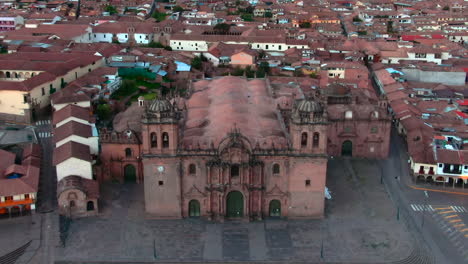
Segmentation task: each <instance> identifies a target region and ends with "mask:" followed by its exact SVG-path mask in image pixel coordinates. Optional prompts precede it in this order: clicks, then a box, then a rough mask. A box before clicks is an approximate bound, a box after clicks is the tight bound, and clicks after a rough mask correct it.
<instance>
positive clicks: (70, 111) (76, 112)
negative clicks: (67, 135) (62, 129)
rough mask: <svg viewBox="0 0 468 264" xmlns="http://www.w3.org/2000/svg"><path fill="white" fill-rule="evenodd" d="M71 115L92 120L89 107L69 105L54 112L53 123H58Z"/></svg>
mask: <svg viewBox="0 0 468 264" xmlns="http://www.w3.org/2000/svg"><path fill="white" fill-rule="evenodd" d="M69 117H76V118H78V119H82V120H85V121H88V122H89V121H90V116H89V109H88V108H83V107H80V106H77V105H72V104H70V105H67V106H65V107H64V108H62V109H60V110H58V111H56V112H54V114H53V118H52V124H53V125H56V124H57V123H60V122H61V121H63V120H65V119H67V118H69Z"/></svg>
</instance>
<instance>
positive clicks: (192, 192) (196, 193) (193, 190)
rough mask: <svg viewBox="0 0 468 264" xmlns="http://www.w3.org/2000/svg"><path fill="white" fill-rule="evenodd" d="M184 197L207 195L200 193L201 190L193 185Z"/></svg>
mask: <svg viewBox="0 0 468 264" xmlns="http://www.w3.org/2000/svg"><path fill="white" fill-rule="evenodd" d="M184 196H185V197H206V194H205V193H204V192H202V191H200V189H198V188H197V186H195V185H193V186H192V187H190V189H189V190H188V191H187V192H186V193H184Z"/></svg>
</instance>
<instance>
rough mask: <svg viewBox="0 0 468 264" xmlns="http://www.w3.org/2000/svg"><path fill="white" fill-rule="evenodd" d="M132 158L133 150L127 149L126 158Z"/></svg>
mask: <svg viewBox="0 0 468 264" xmlns="http://www.w3.org/2000/svg"><path fill="white" fill-rule="evenodd" d="M131 156H132V149H131V148H126V149H125V157H127V158H129V157H131Z"/></svg>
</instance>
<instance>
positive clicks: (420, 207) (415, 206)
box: [410, 204, 468, 213]
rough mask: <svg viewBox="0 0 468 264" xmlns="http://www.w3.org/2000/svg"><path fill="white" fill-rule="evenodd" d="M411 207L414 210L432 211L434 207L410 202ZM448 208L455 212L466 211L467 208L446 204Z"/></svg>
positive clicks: (467, 211)
mask: <svg viewBox="0 0 468 264" xmlns="http://www.w3.org/2000/svg"><path fill="white" fill-rule="evenodd" d="M410 206H411V209H413V211H416V212H423V211H426V212H434V211H435V210H436V209H435V208H434V207H433V205H426V204H410ZM448 207H449V208H450V209H452V210H453V211H455V212H457V213H468V210H467V209H466V208H465V207H464V206H458V205H453V206H448Z"/></svg>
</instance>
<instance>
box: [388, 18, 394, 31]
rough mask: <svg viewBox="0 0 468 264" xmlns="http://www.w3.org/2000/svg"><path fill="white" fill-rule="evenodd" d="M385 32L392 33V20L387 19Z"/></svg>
mask: <svg viewBox="0 0 468 264" xmlns="http://www.w3.org/2000/svg"><path fill="white" fill-rule="evenodd" d="M387 32H388V33H393V21H388V22H387Z"/></svg>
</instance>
